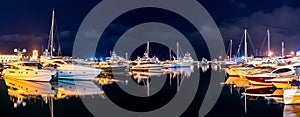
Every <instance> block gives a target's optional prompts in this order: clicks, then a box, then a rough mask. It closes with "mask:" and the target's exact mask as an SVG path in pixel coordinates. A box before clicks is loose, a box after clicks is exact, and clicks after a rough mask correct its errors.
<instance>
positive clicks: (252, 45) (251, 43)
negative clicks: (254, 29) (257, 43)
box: [247, 33, 255, 55]
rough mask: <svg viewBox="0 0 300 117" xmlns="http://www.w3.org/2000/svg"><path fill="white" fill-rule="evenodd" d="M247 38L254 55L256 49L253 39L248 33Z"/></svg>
mask: <svg viewBox="0 0 300 117" xmlns="http://www.w3.org/2000/svg"><path fill="white" fill-rule="evenodd" d="M247 37H248V38H249V41H250V45H251V47H252V51H251V52H252V54H253V55H254V54H255V53H253V51H254V52H255V47H254V44H253V42H252V40H251V37H250V35H249V33H248V35H247Z"/></svg>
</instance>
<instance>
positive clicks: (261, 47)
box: [260, 34, 268, 51]
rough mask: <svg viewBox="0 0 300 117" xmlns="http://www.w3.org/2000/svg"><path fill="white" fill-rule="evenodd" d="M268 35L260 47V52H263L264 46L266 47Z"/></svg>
mask: <svg viewBox="0 0 300 117" xmlns="http://www.w3.org/2000/svg"><path fill="white" fill-rule="evenodd" d="M267 35H268V34H265V37H264V41H263V43H262V45H261V46H260V51H262V50H263V49H264V45H265V42H266V39H267Z"/></svg>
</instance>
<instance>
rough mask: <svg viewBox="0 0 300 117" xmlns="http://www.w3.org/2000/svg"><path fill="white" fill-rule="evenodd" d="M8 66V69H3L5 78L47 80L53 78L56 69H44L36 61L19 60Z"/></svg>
mask: <svg viewBox="0 0 300 117" xmlns="http://www.w3.org/2000/svg"><path fill="white" fill-rule="evenodd" d="M9 66H10V67H9V68H8V69H5V72H4V77H5V78H14V79H20V80H30V81H45V82H49V81H51V80H55V79H56V77H57V76H56V73H57V72H56V71H53V70H52V71H51V70H45V69H43V68H42V65H41V64H40V63H38V62H31V61H20V62H15V63H12V64H10V65H9Z"/></svg>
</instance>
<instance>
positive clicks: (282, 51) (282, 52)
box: [281, 41, 284, 56]
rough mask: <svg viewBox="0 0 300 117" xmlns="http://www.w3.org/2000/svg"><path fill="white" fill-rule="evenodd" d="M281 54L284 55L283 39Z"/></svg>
mask: <svg viewBox="0 0 300 117" xmlns="http://www.w3.org/2000/svg"><path fill="white" fill-rule="evenodd" d="M281 56H284V41H282V42H281Z"/></svg>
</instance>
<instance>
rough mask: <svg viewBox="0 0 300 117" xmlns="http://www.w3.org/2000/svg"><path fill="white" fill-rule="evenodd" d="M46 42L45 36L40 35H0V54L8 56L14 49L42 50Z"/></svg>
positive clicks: (46, 37)
mask: <svg viewBox="0 0 300 117" xmlns="http://www.w3.org/2000/svg"><path fill="white" fill-rule="evenodd" d="M45 40H48V36H47V35H46V34H41V35H32V34H30V35H26V34H8V35H0V42H1V43H0V47H1V48H0V53H5V54H9V53H12V50H13V49H14V48H20V49H23V48H25V49H27V50H28V51H31V50H33V49H40V50H41V48H42V45H43V42H45Z"/></svg>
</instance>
